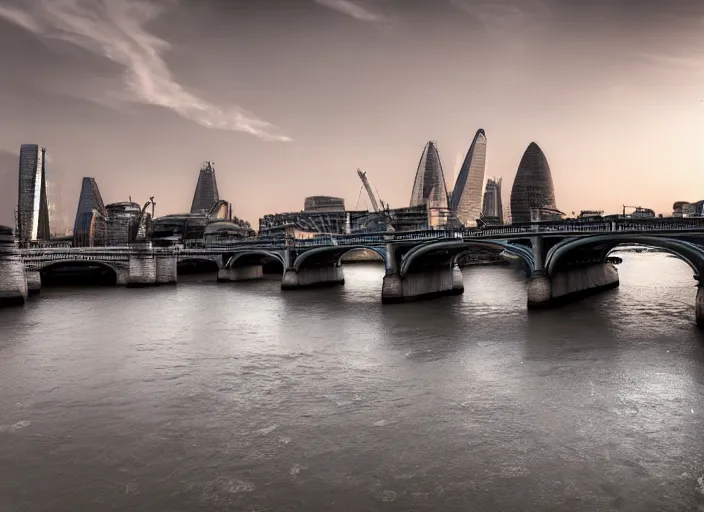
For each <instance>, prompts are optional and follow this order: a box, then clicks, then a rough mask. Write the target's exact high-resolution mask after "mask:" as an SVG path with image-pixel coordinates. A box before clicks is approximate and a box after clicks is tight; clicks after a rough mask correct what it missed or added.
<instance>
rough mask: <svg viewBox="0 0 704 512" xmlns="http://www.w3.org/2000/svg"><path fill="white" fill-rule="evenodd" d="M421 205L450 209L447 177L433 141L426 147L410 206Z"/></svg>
mask: <svg viewBox="0 0 704 512" xmlns="http://www.w3.org/2000/svg"><path fill="white" fill-rule="evenodd" d="M420 205H428V207H430V208H447V207H448V201H447V187H446V185H445V175H444V174H443V172H442V164H441V163H440V154H439V153H438V148H437V146H436V145H435V142H433V141H430V142H428V143H427V144H426V145H425V149H424V150H423V154H422V155H421V157H420V162H418V170H417V171H416V179H415V182H414V183H413V191H412V192H411V204H410V206H411V207H413V206H420Z"/></svg>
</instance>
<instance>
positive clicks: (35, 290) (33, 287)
mask: <svg viewBox="0 0 704 512" xmlns="http://www.w3.org/2000/svg"><path fill="white" fill-rule="evenodd" d="M25 276H26V278H27V295H28V296H29V297H31V296H32V295H39V292H40V291H41V289H42V275H41V274H40V273H39V272H35V271H30V270H26V271H25Z"/></svg>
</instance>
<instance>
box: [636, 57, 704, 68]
mask: <svg viewBox="0 0 704 512" xmlns="http://www.w3.org/2000/svg"><path fill="white" fill-rule="evenodd" d="M641 58H643V59H645V60H646V61H647V62H649V63H651V64H656V65H658V66H662V67H666V68H669V69H685V70H693V71H704V59H702V58H700V57H695V56H689V55H669V54H655V53H644V54H642V55H641Z"/></svg>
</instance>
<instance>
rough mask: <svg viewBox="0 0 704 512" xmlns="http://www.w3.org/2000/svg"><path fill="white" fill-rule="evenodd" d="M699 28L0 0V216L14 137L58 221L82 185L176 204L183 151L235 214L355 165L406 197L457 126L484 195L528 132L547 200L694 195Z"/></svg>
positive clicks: (633, 2)
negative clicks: (209, 171) (483, 178)
mask: <svg viewBox="0 0 704 512" xmlns="http://www.w3.org/2000/svg"><path fill="white" fill-rule="evenodd" d="M703 36H704V2H697V1H695V0H669V1H665V0H657V1H655V0H589V1H585V0H540V1H539V0H525V1H519V0H242V1H237V0H0V69H1V70H2V71H1V72H0V180H2V183H1V184H2V185H3V186H2V187H0V223H11V219H12V209H13V207H14V205H15V203H16V187H17V185H16V180H17V177H16V174H17V164H16V154H17V152H18V151H19V147H20V144H22V143H38V144H41V145H43V146H45V147H46V148H47V153H48V155H49V158H50V160H49V172H51V174H52V177H53V179H54V180H55V181H56V182H57V187H56V197H57V200H56V202H57V208H58V212H57V216H56V218H57V220H58V221H60V222H61V223H62V224H66V226H62V227H68V225H70V224H72V223H73V217H74V215H75V209H76V202H77V198H78V192H79V187H80V183H81V177H83V176H93V177H95V178H96V179H97V181H98V185H99V187H100V190H101V192H102V195H103V198H104V200H105V202H106V203H107V202H114V201H120V200H125V199H127V197H128V196H129V195H131V196H132V198H133V199H135V200H137V201H138V202H140V203H141V202H144V201H146V200H147V198H148V197H149V196H151V195H154V196H155V200H156V202H157V215H163V214H167V213H176V212H184V211H187V210H188V209H189V207H190V203H191V199H192V194H193V190H194V187H195V183H196V179H197V174H198V169H199V167H200V163H201V161H203V160H212V161H214V162H215V166H216V169H217V179H218V184H219V188H220V194H221V197H222V198H223V199H227V200H229V201H231V202H232V203H233V205H234V208H233V210H234V212H235V214H236V215H238V216H240V217H244V218H246V219H248V220H250V221H251V222H253V223H255V222H256V221H257V219H258V217H259V216H261V215H263V214H265V213H273V212H282V211H292V210H294V211H295V210H300V209H302V207H303V198H304V197H305V196H306V195H314V194H329V195H339V196H342V197H344V198H345V199H346V201H347V206H348V208H354V207H355V206H356V203H357V198H358V195H359V190H360V186H361V184H360V182H359V179H358V177H357V175H356V173H355V170H356V169H357V168H358V167H360V168H362V169H364V170H366V171H368V176H369V178H370V180H371V181H372V184H373V185H374V186H375V187H376V188H378V190H379V192H380V195H381V197H382V199H383V200H384V201H386V202H388V203H389V204H390V205H391V206H392V207H400V206H406V205H407V204H408V201H409V199H410V192H411V187H412V185H413V178H414V173H415V168H416V165H417V163H418V159H419V157H420V154H421V152H422V150H423V147H424V145H425V143H426V142H427V141H428V140H436V141H437V142H438V147H439V150H440V156H441V158H442V162H443V166H444V169H445V175H446V178H447V181H448V187H449V188H451V187H452V184H453V182H454V177H455V175H456V173H457V170H458V167H459V164H460V162H461V158H462V157H463V156H464V153H465V152H466V150H467V148H468V146H469V144H470V142H471V138H472V136H473V135H474V133H475V132H476V130H477V129H478V128H484V129H485V130H486V133H487V139H488V155H487V176H497V177H503V178H504V184H505V185H504V189H505V190H504V196H505V199H504V200H505V202H506V203H507V202H508V196H509V193H510V187H511V184H512V182H513V178H514V175H515V171H516V168H517V166H518V162H519V161H520V158H521V155H522V153H523V151H524V150H525V148H526V147H527V146H528V144H529V143H530V142H531V141H533V140H535V141H536V142H538V144H540V146H541V147H542V148H543V150H544V151H545V153H546V155H547V158H548V160H549V162H550V166H551V168H552V174H553V179H554V181H555V191H556V197H557V206H558V207H559V208H560V209H562V210H563V211H566V212H571V211H573V210H579V209H585V208H599V209H604V210H606V211H608V212H616V211H619V210H620V209H621V205H622V204H623V203H626V204H629V205H642V206H645V207H651V208H654V209H655V210H656V211H659V212H669V211H670V209H671V205H672V203H673V202H674V201H675V200H691V201H694V200H699V199H704V102H702V100H704V37H703ZM359 207H360V208H366V207H367V202H366V201H365V199H364V196H362V200H360V203H359Z"/></svg>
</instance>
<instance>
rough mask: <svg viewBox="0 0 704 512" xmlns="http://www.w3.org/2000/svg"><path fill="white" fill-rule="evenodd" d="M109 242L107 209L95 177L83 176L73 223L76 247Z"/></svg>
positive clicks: (94, 245)
mask: <svg viewBox="0 0 704 512" xmlns="http://www.w3.org/2000/svg"><path fill="white" fill-rule="evenodd" d="M106 242H107V211H106V210H105V204H104V203H103V197H102V196H101V195H100V190H98V184H97V183H96V181H95V178H83V183H82V184H81V195H80V196H79V197H78V208H77V210H76V221H75V222H74V224H73V245H74V247H99V246H104V245H105V244H106Z"/></svg>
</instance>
